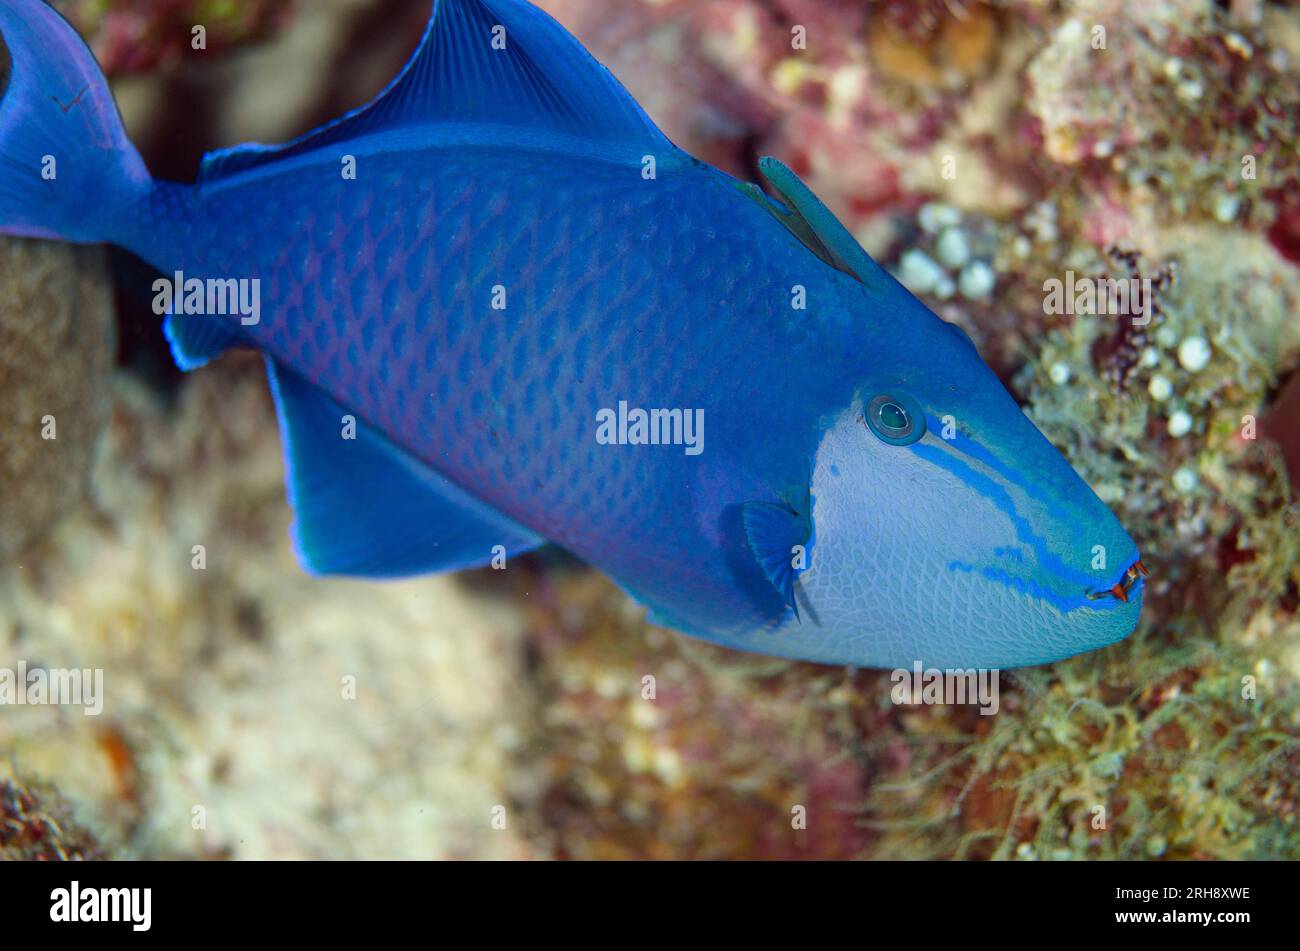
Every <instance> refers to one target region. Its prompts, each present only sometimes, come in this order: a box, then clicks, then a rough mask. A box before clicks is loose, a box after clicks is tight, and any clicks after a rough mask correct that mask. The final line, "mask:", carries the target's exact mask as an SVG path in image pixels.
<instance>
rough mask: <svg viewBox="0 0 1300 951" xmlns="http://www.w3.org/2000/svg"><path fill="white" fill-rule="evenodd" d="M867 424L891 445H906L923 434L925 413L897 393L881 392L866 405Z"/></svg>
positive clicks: (906, 397)
mask: <svg viewBox="0 0 1300 951" xmlns="http://www.w3.org/2000/svg"><path fill="white" fill-rule="evenodd" d="M867 426H868V427H869V428H870V429H871V431H872V432H873V433H875V434H876V436H877V437H878V438H879V439H880V440H881V441H882V442H887V443H889V445H891V446H908V445H911V444H912V443H914V442H916V441H917V440H918V439H920V438H921V437H922V436H924V435H925V413H923V412H922V411H921V407H920V406H919V405H917V402H916V401H915V400H914V399H912V398H911V397H909V396H903V395H902V394H899V393H881V394H880V395H879V396H876V397H875V398H874V399H872V401H871V402H870V403H869V404H868V406H867Z"/></svg>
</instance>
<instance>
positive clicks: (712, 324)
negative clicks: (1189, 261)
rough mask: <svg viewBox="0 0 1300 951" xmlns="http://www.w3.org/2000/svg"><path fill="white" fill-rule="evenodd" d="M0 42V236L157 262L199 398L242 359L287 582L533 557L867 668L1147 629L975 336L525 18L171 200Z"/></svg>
mask: <svg viewBox="0 0 1300 951" xmlns="http://www.w3.org/2000/svg"><path fill="white" fill-rule="evenodd" d="M0 34H2V35H3V39H4V43H5V47H6V53H5V54H4V62H3V69H2V70H0V74H2V75H3V84H4V88H3V98H2V99H0V159H3V162H2V163H0V231H3V233H6V234H12V235H22V236H28V237H44V238H57V239H61V240H65V241H76V242H109V243H113V244H117V245H120V246H122V247H124V248H126V249H128V250H130V251H132V252H133V253H135V254H136V255H137V256H139V257H140V258H142V259H144V260H145V261H147V262H149V263H150V264H151V265H153V266H154V267H156V268H157V269H158V270H159V271H160V272H161V273H162V274H163V275H166V277H165V278H163V279H161V280H160V282H159V283H158V284H156V285H155V289H156V290H157V291H158V302H157V303H156V307H157V309H158V310H159V312H160V313H165V314H166V316H165V323H164V330H165V332H166V334H167V338H168V340H169V341H170V343H171V346H172V351H173V353H174V355H175V357H176V359H177V361H178V362H179V364H180V365H181V366H182V367H184V368H186V369H189V368H193V367H197V366H200V365H201V364H203V363H205V362H207V361H208V360H210V359H212V358H213V357H215V356H217V355H218V354H220V353H221V352H222V351H224V350H226V349H227V348H229V347H233V346H245V347H254V348H257V349H259V350H261V351H262V352H263V353H264V354H265V356H266V363H267V368H268V371H269V374H270V380H271V388H272V391H273V393H274V396H275V400H276V403H277V407H278V411H279V419H280V424H281V427H282V433H283V441H284V446H285V457H286V461H287V468H288V474H287V480H288V490H289V497H290V501H291V502H292V504H293V507H294V510H295V521H294V528H293V534H294V541H295V549H296V551H297V554H298V556H299V558H300V560H301V562H302V563H303V565H304V566H305V567H306V568H307V569H309V570H311V571H314V572H319V573H323V574H346V575H355V576H364V577H375V578H379V577H396V576H406V575H412V574H419V573H425V572H436V571H451V570H456V569H461V568H468V567H472V566H481V565H486V564H490V563H492V562H493V560H494V558H495V559H505V558H509V557H511V556H513V555H515V554H518V553H520V552H525V551H528V550H530V549H533V548H537V547H538V546H541V545H543V544H545V543H547V542H552V543H554V544H557V545H559V546H561V547H563V548H564V549H567V550H568V551H570V552H572V553H573V554H575V555H576V556H578V557H579V558H581V559H584V560H585V561H587V562H589V563H590V564H592V565H595V566H597V567H599V568H600V569H601V570H603V571H605V572H606V573H608V574H609V575H610V576H611V577H613V578H614V579H615V580H616V581H617V582H618V583H619V584H620V585H621V586H622V587H623V588H624V589H625V590H626V591H628V592H629V593H630V594H631V595H632V596H633V597H635V598H636V599H637V600H638V601H640V602H641V603H643V604H644V605H646V606H647V607H648V608H649V609H650V612H651V619H652V620H654V621H656V622H658V623H662V624H664V625H667V626H670V627H673V628H676V629H678V630H680V631H683V632H686V633H688V634H691V635H695V636H698V637H702V638H707V639H709V640H712V641H715V642H718V643H720V644H724V645H728V646H731V647H735V648H741V649H745V650H751V651H760V652H763V653H767V654H774V655H780V656H784V657H792V658H800V659H805V660H812V661H821V662H826V663H835V664H851V665H856V666H869V667H900V666H911V665H913V664H914V663H915V662H916V661H922V662H924V663H933V664H938V665H960V666H963V667H969V666H979V667H1012V666H1022V665H1028V664H1039V663H1044V662H1048V661H1053V660H1057V659H1059V658H1064V657H1068V656H1070V655H1072V654H1076V653H1079V652H1081V651H1086V650H1091V649H1093V648H1098V647H1101V646H1103V645H1106V644H1110V643H1113V642H1115V641H1117V640H1119V639H1121V638H1123V637H1125V636H1126V635H1128V634H1129V633H1130V632H1131V631H1132V630H1133V629H1134V627H1135V625H1136V623H1137V620H1138V615H1139V612H1140V610H1141V602H1142V589H1143V581H1142V575H1144V574H1145V569H1143V568H1142V566H1141V564H1140V562H1139V560H1138V558H1139V556H1138V552H1137V549H1136V548H1135V546H1134V543H1133V541H1132V540H1131V539H1130V538H1129V536H1128V535H1127V534H1126V533H1125V531H1124V529H1123V528H1122V527H1121V526H1120V524H1119V522H1118V521H1117V520H1116V518H1115V517H1114V516H1113V515H1112V513H1111V512H1110V511H1109V510H1108V509H1107V508H1106V506H1105V505H1104V504H1103V503H1102V502H1101V501H1100V500H1099V499H1098V498H1097V496H1096V495H1094V494H1093V492H1092V491H1091V490H1090V489H1089V488H1088V486H1087V485H1086V484H1085V483H1084V482H1083V480H1082V479H1080V478H1079V476H1078V475H1077V474H1076V473H1075V472H1074V470H1073V469H1072V468H1071V467H1070V465H1069V464H1068V463H1067V462H1066V461H1065V459H1064V458H1063V457H1062V456H1061V455H1060V453H1058V452H1057V450H1056V449H1055V448H1053V447H1052V445H1051V444H1050V443H1049V442H1048V441H1047V440H1046V439H1045V438H1044V437H1043V436H1042V435H1041V434H1040V433H1039V431H1038V430H1037V429H1036V428H1035V427H1034V426H1033V425H1032V424H1031V423H1030V422H1029V421H1028V420H1027V419H1026V417H1025V415H1024V413H1023V412H1022V411H1021V409H1020V407H1019V406H1017V404H1016V403H1015V402H1014V401H1013V400H1012V399H1011V397H1010V396H1009V395H1008V394H1007V392H1006V390H1005V389H1004V388H1003V387H1002V385H1001V384H1000V383H999V382H998V380H997V379H996V377H995V376H994V374H993V373H992V372H991V371H990V370H989V369H988V367H987V366H986V365H985V364H984V362H983V361H982V360H981V359H980V357H979V354H978V353H977V352H976V350H975V347H974V346H973V345H972V344H971V342H970V341H969V339H968V338H967V337H966V336H965V335H964V334H963V333H962V332H961V331H960V330H958V329H957V328H956V327H954V326H953V325H951V324H948V323H945V322H944V321H942V320H940V319H939V318H938V317H937V316H935V315H934V314H933V313H932V312H931V311H929V310H928V309H927V308H926V307H925V306H924V305H923V304H922V303H921V302H920V301H918V300H917V299H916V298H915V297H913V296H912V295H911V294H909V293H908V292H907V291H906V290H905V289H904V288H903V287H902V286H901V285H899V284H898V283H897V282H896V281H895V280H894V279H893V278H892V277H891V276H890V275H889V274H888V273H887V272H885V271H884V270H883V269H882V268H881V267H880V266H879V265H877V264H876V263H875V262H874V261H872V260H871V258H870V257H868V256H867V254H866V252H864V251H863V250H862V248H861V247H859V245H858V244H857V243H856V241H855V240H854V239H853V238H852V236H851V235H850V234H849V233H848V231H847V230H846V229H845V228H844V227H843V226H842V225H841V224H840V222H839V221H837V220H836V218H835V217H834V216H833V215H832V214H831V213H830V212H829V211H828V210H827V209H826V208H825V207H824V206H823V205H822V203H821V202H820V201H819V200H818V199H817V198H816V196H815V195H813V193H812V192H811V191H810V190H809V189H808V188H807V187H806V186H805V185H804V184H803V183H802V182H801V181H800V180H799V179H798V178H797V177H796V176H795V175H794V174H793V173H792V172H791V171H790V170H789V169H787V168H786V167H785V166H783V165H781V164H780V163H779V162H777V161H775V160H772V159H765V160H763V162H762V165H761V168H762V172H763V175H764V176H765V177H766V179H767V183H768V185H769V186H770V189H771V191H772V192H773V193H774V194H773V195H770V196H769V194H768V193H766V192H764V191H763V190H762V189H760V188H759V187H758V186H756V185H752V184H748V183H744V182H741V181H738V180H736V179H734V178H732V177H730V176H728V175H726V174H725V173H723V172H721V171H719V170H718V169H715V168H713V167H711V166H709V165H706V164H704V163H703V162H700V161H698V160H696V159H694V158H692V157H691V156H690V155H688V154H686V153H685V152H683V151H681V150H680V149H678V148H677V147H676V146H674V145H673V144H672V143H671V142H669V141H668V139H667V138H665V137H664V135H663V134H662V133H661V132H660V131H659V130H658V129H657V128H656V127H655V125H654V124H653V123H652V122H651V121H650V119H649V118H648V117H647V116H646V114H645V113H644V112H643V111H642V110H641V108H640V107H639V106H638V105H637V104H636V102H635V101H634V100H633V99H632V98H631V96H630V95H629V94H628V93H627V92H626V91H625V90H624V89H623V87H622V86H621V85H619V83H618V82H617V80H615V79H614V78H613V76H612V75H611V74H610V73H609V72H608V71H607V70H605V69H604V68H603V67H602V66H600V65H599V64H598V63H597V62H596V61H595V60H594V59H592V57H591V56H590V55H589V54H588V53H587V52H586V51H585V50H584V49H583V48H582V46H581V45H580V44H579V43H578V42H577V41H576V40H575V39H574V38H573V37H572V36H570V35H569V34H568V33H567V32H566V31H565V30H564V29H563V28H562V27H561V26H559V25H558V24H557V23H556V22H555V21H554V20H552V19H551V18H550V17H549V16H547V15H546V14H544V13H542V12H541V11H539V10H538V9H536V8H535V7H533V6H531V5H530V4H528V3H526V2H523V0H440V2H438V3H437V4H436V6H435V8H434V12H433V16H432V19H431V20H430V23H429V26H428V29H427V30H426V32H425V35H424V38H423V40H422V41H421V44H420V47H419V49H418V50H417V51H416V53H415V55H414V57H413V58H412V59H411V61H410V62H409V63H408V64H407V66H406V67H405V68H404V69H403V71H402V72H401V73H400V75H399V76H398V77H397V78H396V79H395V80H394V81H393V82H392V83H391V84H390V85H389V86H388V87H387V89H386V90H385V91H384V92H383V93H382V94H381V95H380V96H379V97H378V98H377V99H376V100H375V101H373V102H371V103H370V104H369V105H367V106H365V107H363V108H360V109H358V110H356V111H354V112H352V113H349V114H348V115H346V116H344V117H343V118H341V119H339V120H337V121H335V122H332V123H330V124H328V125H326V126H324V127H323V128H320V129H318V130H316V131H315V132H312V133H310V134H309V135H306V136H304V137H303V138H300V139H298V140H296V141H293V142H290V143H288V144H286V145H282V146H276V147H271V146H264V145H243V146H239V147H237V148H232V149H228V150H224V151H220V152H216V153H213V154H211V155H209V156H207V157H206V158H205V160H204V162H203V166H202V170H201V172H200V174H199V178H198V181H197V182H195V183H194V184H192V185H188V184H177V183H172V182H163V181H157V180H155V179H153V178H152V177H151V176H150V175H149V173H148V171H147V170H146V169H145V166H144V163H143V162H142V160H141V159H140V156H139V154H138V153H137V152H136V150H135V149H134V148H133V147H132V145H131V143H130V142H129V141H128V139H127V137H126V134H125V132H124V130H123V127H122V124H121V119H120V117H119V115H118V112H117V109H116V107H115V104H114V102H113V99H112V96H111V93H110V92H109V89H108V86H107V83H106V82H105V79H104V77H103V75H102V73H101V71H100V70H99V68H98V66H97V65H96V63H95V61H94V59H93V57H92V56H91V54H90V52H89V50H88V49H87V48H86V46H85V44H84V43H83V42H82V40H81V39H80V38H79V37H78V36H77V34H76V33H75V32H74V31H73V29H72V28H71V27H70V26H69V25H68V24H67V23H66V22H65V21H64V20H63V19H62V18H60V17H59V16H58V15H57V14H56V13H55V12H54V11H53V10H52V9H51V8H49V7H48V6H47V5H46V4H45V3H43V2H41V0H4V3H3V5H2V6H0ZM218 411H219V409H218Z"/></svg>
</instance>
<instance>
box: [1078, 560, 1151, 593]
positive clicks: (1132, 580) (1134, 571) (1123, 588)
mask: <svg viewBox="0 0 1300 951" xmlns="http://www.w3.org/2000/svg"><path fill="white" fill-rule="evenodd" d="M1150 575H1151V572H1150V571H1148V570H1147V567H1146V566H1145V565H1144V564H1142V561H1141V559H1139V560H1137V561H1135V562H1133V564H1131V565H1129V566H1128V568H1126V569H1125V570H1124V577H1123V578H1121V579H1120V580H1119V581H1117V582H1116V583H1115V584H1114V586H1112V587H1109V588H1103V589H1101V590H1100V591H1089V592H1088V597H1089V598H1090V599H1091V600H1093V601H1100V600H1101V599H1103V598H1109V599H1112V600H1115V601H1122V602H1124V603H1126V604H1127V603H1128V593H1129V591H1130V590H1132V588H1133V586H1134V585H1135V584H1137V583H1138V579H1139V578H1146V577H1149V576H1150Z"/></svg>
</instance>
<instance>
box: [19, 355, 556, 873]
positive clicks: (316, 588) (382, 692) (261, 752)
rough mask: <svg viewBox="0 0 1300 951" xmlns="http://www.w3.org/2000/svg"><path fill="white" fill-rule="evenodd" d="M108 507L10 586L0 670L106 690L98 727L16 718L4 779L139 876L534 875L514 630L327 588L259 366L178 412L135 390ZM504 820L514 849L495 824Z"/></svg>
mask: <svg viewBox="0 0 1300 951" xmlns="http://www.w3.org/2000/svg"><path fill="white" fill-rule="evenodd" d="M112 393H113V399H112V418H111V422H110V426H109V429H108V432H107V434H106V437H105V443H104V446H103V450H102V452H101V453H100V455H99V458H98V461H97V465H96V467H95V471H94V482H93V485H94V506H93V508H94V511H93V512H88V513H84V514H81V515H78V516H75V517H73V518H71V519H69V520H68V521H66V522H65V523H64V524H63V525H62V526H61V527H60V528H59V529H58V530H57V531H56V532H55V534H54V536H53V537H52V538H51V539H50V540H49V542H48V543H47V545H46V546H45V550H44V553H43V554H42V556H41V557H40V558H34V559H31V560H28V561H26V562H24V565H23V566H21V567H20V566H14V565H10V566H9V567H8V568H7V569H6V570H5V571H4V572H3V574H0V667H9V668H12V667H13V666H14V664H15V663H16V662H17V661H19V660H25V661H26V662H27V664H28V666H29V667H35V666H41V667H44V668H48V669H56V668H89V669H99V670H102V671H103V692H104V698H103V712H102V713H101V714H100V715H98V716H87V715H84V714H83V712H82V710H81V709H80V708H77V707H71V706H48V705H47V706H6V707H4V708H3V714H2V715H0V769H5V768H6V764H7V769H8V771H10V772H12V774H13V775H15V776H17V777H19V778H21V779H22V780H23V781H25V782H28V783H36V782H49V783H52V784H54V785H55V786H56V787H57V788H58V790H59V792H60V793H61V794H62V795H63V796H64V797H65V798H66V799H67V800H68V802H69V803H70V804H71V805H72V807H73V814H74V815H75V816H76V818H77V819H78V820H79V821H80V822H82V823H83V824H84V825H85V826H86V827H87V828H90V829H93V830H95V832H96V835H97V836H98V838H99V839H100V840H101V841H103V842H105V843H106V844H107V845H108V846H109V847H111V848H112V849H113V851H114V852H115V854H120V855H123V856H143V857H149V856H174V857H195V858H198V857H203V858H216V857H225V858H272V857H277V858H342V857H388V858H453V857H470V856H474V857H508V856H527V855H530V854H532V850H531V848H530V847H529V846H528V845H527V843H525V842H524V841H522V840H521V839H520V838H519V837H518V834H517V832H516V828H517V826H518V823H517V822H514V821H510V820H511V819H512V818H513V817H514V816H515V815H517V813H518V808H517V802H516V800H515V799H511V798H510V797H509V796H508V795H507V792H506V784H507V779H509V780H510V781H511V783H512V784H513V785H512V786H511V789H513V790H514V794H515V795H516V796H525V795H527V792H528V785H527V783H526V782H521V776H520V774H519V772H518V771H517V770H515V769H513V768H512V765H511V757H512V755H513V752H514V751H515V750H516V749H517V747H518V743H519V737H520V736H521V735H522V729H523V727H522V724H523V723H524V722H526V718H527V717H528V716H529V715H530V714H529V707H528V706H527V704H528V700H529V697H530V692H529V691H528V690H527V689H525V688H523V687H521V686H520V683H519V682H520V679H521V676H522V673H521V672H522V666H523V651H522V649H521V648H520V646H519V644H520V639H521V637H522V625H521V623H520V621H519V619H518V617H517V616H516V614H515V613H514V612H513V611H512V609H511V607H510V606H509V605H508V604H501V603H493V602H491V601H488V600H485V599H483V598H478V597H473V596H471V595H469V594H467V592H466V591H465V589H464V586H463V584H462V583H461V582H460V581H459V580H457V579H454V578H428V579H420V580H415V581H409V582H400V583H398V582H394V583H389V584H383V585H376V584H366V583H364V582H358V581H347V580H341V579H336V580H325V579H318V578H312V577H310V576H308V575H306V574H305V573H303V572H302V571H301V569H300V568H299V567H298V566H297V564H296V562H295V560H294V557H293V555H292V553H291V552H290V550H289V537H288V524H289V517H290V514H289V509H288V505H287V502H286V501H285V497H284V485H283V468H282V463H281V449H280V441H279V435H278V433H277V431H276V426H275V419H274V409H273V407H272V405H271V402H270V398H269V395H268V392H267V388H266V381H265V376H264V373H263V370H262V361H261V360H260V359H258V358H256V357H254V356H252V355H251V354H242V355H231V356H230V357H228V358H226V359H225V360H223V361H222V362H221V363H220V364H218V365H216V366H213V367H209V368H207V369H205V370H204V371H203V372H202V373H200V374H196V375H194V376H192V377H191V378H189V379H188V380H187V381H186V385H185V387H184V389H183V391H182V393H181V394H180V396H179V400H178V402H177V404H176V405H175V406H174V407H172V406H170V405H169V404H168V402H167V401H165V400H162V399H160V398H159V396H158V395H157V394H154V393H151V392H150V391H149V390H147V389H145V388H144V387H143V386H142V385H141V384H140V383H139V382H137V381H135V380H133V379H131V378H129V377H126V376H119V377H118V379H117V380H116V382H115V385H114V386H113V388H112ZM498 805H501V806H504V807H506V809H507V810H508V812H507V817H506V818H507V823H506V827H505V828H504V829H498V828H495V827H494V826H493V824H492V818H493V809H494V807H496V806H498Z"/></svg>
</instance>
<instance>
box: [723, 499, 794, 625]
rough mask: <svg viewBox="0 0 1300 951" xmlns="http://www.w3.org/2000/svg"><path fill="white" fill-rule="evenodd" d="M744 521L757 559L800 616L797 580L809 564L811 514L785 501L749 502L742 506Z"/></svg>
mask: <svg viewBox="0 0 1300 951" xmlns="http://www.w3.org/2000/svg"><path fill="white" fill-rule="evenodd" d="M741 520H742V522H743V523H744V526H745V537H746V539H747V540H748V541H749V549H750V551H751V552H753V554H754V559H755V560H756V561H757V562H758V565H759V567H760V568H762V569H763V574H764V575H766V576H767V580H768V581H770V582H771V583H772V587H774V588H776V590H777V593H778V594H779V595H780V596H781V600H782V601H784V602H785V604H786V605H787V606H788V607H789V608H790V610H792V611H793V612H794V615H795V617H796V618H797V617H798V616H799V606H798V605H797V604H796V603H795V599H794V581H795V578H796V577H797V575H798V573H799V572H800V571H801V570H803V567H804V566H806V564H807V557H808V542H809V539H810V538H811V537H812V521H811V517H810V516H809V515H808V514H802V515H801V514H800V513H798V512H796V511H795V510H794V509H792V508H790V507H789V506H788V505H785V504H783V503H782V504H777V503H773V502H746V503H745V504H744V505H743V506H741Z"/></svg>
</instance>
